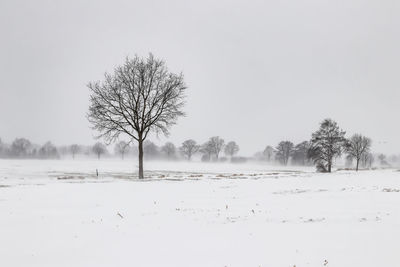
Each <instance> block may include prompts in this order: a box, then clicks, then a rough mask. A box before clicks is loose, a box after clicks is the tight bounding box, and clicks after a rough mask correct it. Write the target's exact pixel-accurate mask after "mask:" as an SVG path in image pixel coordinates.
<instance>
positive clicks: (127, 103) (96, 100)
mask: <svg viewBox="0 0 400 267" xmlns="http://www.w3.org/2000/svg"><path fill="white" fill-rule="evenodd" d="M88 87H89V89H90V90H91V96H90V107H89V113H88V119H89V121H90V122H91V124H92V125H93V129H95V130H97V131H99V132H100V135H99V136H98V137H99V138H100V137H103V138H104V139H105V140H106V142H108V143H110V142H112V141H115V140H116V139H117V138H118V137H119V136H120V134H121V133H123V134H126V135H128V136H130V137H131V138H133V139H134V140H136V141H137V142H138V146H139V178H143V177H144V176H143V142H144V140H146V137H147V135H148V133H149V132H151V131H155V132H156V133H160V132H161V133H164V134H165V135H168V134H169V132H168V129H169V127H170V126H171V125H174V124H175V123H176V121H177V119H178V117H180V116H183V115H184V113H183V111H182V108H183V106H184V98H185V95H184V92H185V89H186V85H185V83H184V79H183V75H182V74H179V75H176V74H174V73H171V72H169V71H168V69H167V67H166V65H165V63H164V61H162V60H159V59H156V58H154V56H153V55H152V54H150V55H149V57H148V58H147V59H143V58H139V57H138V56H135V57H134V58H133V59H130V58H127V59H126V61H125V64H124V65H122V66H119V67H117V68H116V69H115V70H114V73H113V74H105V79H104V81H103V82H93V83H89V85H88Z"/></svg>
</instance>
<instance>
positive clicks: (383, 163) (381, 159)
mask: <svg viewBox="0 0 400 267" xmlns="http://www.w3.org/2000/svg"><path fill="white" fill-rule="evenodd" d="M378 159H379V163H380V165H381V166H389V163H388V162H387V160H386V155H385V154H379V156H378Z"/></svg>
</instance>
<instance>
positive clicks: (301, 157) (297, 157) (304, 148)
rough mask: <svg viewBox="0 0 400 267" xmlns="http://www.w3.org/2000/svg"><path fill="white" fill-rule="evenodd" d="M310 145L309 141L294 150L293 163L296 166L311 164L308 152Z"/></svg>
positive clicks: (298, 145)
mask: <svg viewBox="0 0 400 267" xmlns="http://www.w3.org/2000/svg"><path fill="white" fill-rule="evenodd" d="M309 149H310V143H309V142H308V141H304V142H301V143H299V144H297V145H296V146H295V147H294V148H293V152H292V162H293V163H295V164H300V165H306V164H307V163H308V162H309V158H308V150H309Z"/></svg>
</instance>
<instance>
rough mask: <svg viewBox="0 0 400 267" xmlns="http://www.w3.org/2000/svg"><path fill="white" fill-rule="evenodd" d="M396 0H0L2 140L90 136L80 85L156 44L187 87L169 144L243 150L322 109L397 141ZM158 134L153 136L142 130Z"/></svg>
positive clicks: (378, 144) (346, 124) (272, 140)
mask: <svg viewBox="0 0 400 267" xmlns="http://www.w3.org/2000/svg"><path fill="white" fill-rule="evenodd" d="M399 7H400V5H399V2H398V1H365V0H364V1H361V0H360V1H355V0H346V1H344V0H343V1H327V0H326V1H324V0H315V1H299V0H293V1H196V2H195V1H161V0H160V1H38V0H36V1H5V0H1V1H0V34H1V39H0V73H1V74H0V137H1V138H3V140H5V141H7V142H11V141H12V139H14V138H15V137H27V138H29V139H31V140H32V141H33V142H37V143H43V142H45V141H48V140H51V141H52V142H54V143H56V144H57V145H64V144H71V143H82V144H92V143H93V142H94V140H93V136H94V135H95V132H93V131H92V130H91V129H90V128H89V123H88V122H87V120H86V117H85V114H86V112H87V108H88V93H89V91H88V89H87V88H86V84H87V83H88V82H89V81H92V80H98V79H102V76H103V73H104V72H105V71H112V69H113V67H115V66H116V65H118V64H120V63H122V62H123V61H124V57H125V56H128V55H130V56H133V55H134V54H135V53H136V54H138V55H140V56H147V54H148V52H153V53H154V54H155V55H156V56H157V57H160V58H163V59H165V60H166V62H167V65H168V66H169V68H170V69H171V70H172V71H176V72H179V71H182V72H183V73H184V74H185V77H186V82H187V85H188V87H189V89H188V91H187V95H188V98H187V106H186V109H185V110H186V112H187V117H186V118H182V119H180V120H179V122H178V125H176V126H175V127H173V128H172V130H171V137H170V140H171V141H173V142H175V143H176V145H179V144H180V143H181V142H182V141H183V140H185V139H187V138H193V139H195V140H197V141H198V142H199V143H203V142H204V141H206V140H207V139H208V137H210V136H213V135H219V136H221V137H223V138H224V139H225V140H226V141H229V140H235V141H236V142H237V143H238V144H239V145H240V147H241V152H240V153H239V154H242V155H251V154H253V153H254V152H256V151H257V150H262V149H263V148H264V147H265V146H266V145H268V144H270V145H276V144H277V143H278V142H279V141H280V140H282V139H290V140H292V141H293V142H300V141H303V140H308V139H309V138H310V135H311V133H312V132H313V131H314V130H316V129H317V127H318V124H319V122H320V121H321V120H322V119H324V118H326V117H331V118H333V119H335V120H337V121H338V123H339V124H340V126H341V127H342V128H343V129H345V130H347V132H348V133H349V134H353V133H355V132H361V133H362V134H365V135H367V136H370V137H371V138H373V140H374V141H375V142H374V146H373V150H374V151H375V152H383V153H395V152H399V151H400V149H399V148H400V138H399V137H400V126H399V114H400V105H399V100H400V90H399V86H400V76H399V69H400V53H399V47H400V35H399V28H400V18H399V16H398V14H399V12H400V8H399ZM152 139H153V141H155V142H156V143H163V142H164V141H165V138H160V139H159V140H157V139H155V138H152Z"/></svg>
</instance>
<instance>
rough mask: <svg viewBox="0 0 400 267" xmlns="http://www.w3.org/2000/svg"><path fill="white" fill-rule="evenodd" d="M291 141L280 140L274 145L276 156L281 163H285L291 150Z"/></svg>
mask: <svg viewBox="0 0 400 267" xmlns="http://www.w3.org/2000/svg"><path fill="white" fill-rule="evenodd" d="M293 146H294V145H293V143H292V142H290V141H282V142H280V143H279V144H278V146H277V147H276V151H277V152H276V157H277V158H278V159H279V160H280V161H281V162H282V164H283V165H287V164H288V162H289V157H290V155H291V154H292V151H293Z"/></svg>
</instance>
